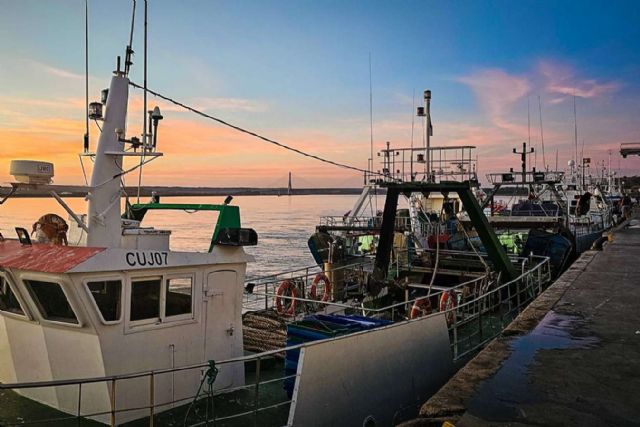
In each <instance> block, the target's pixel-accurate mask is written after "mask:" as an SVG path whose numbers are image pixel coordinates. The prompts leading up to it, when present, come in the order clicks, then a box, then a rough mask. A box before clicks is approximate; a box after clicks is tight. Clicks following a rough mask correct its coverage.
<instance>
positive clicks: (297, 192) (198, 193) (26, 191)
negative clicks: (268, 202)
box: [0, 185, 385, 198]
mask: <svg viewBox="0 0 640 427" xmlns="http://www.w3.org/2000/svg"><path fill="white" fill-rule="evenodd" d="M10 190H11V188H10V187H1V188H0V197H4V196H6V195H7V194H9V192H10ZM51 190H53V191H55V192H56V193H57V194H58V195H60V196H61V197H85V196H86V195H87V192H88V188H87V187H85V186H83V185H50V186H47V187H46V188H38V187H34V188H20V189H19V190H18V191H17V192H16V193H15V194H14V195H13V196H12V197H32V198H37V197H51V194H49V191H51ZM125 192H126V193H127V194H128V195H129V196H133V195H137V194H138V188H137V187H125ZM154 192H155V193H156V194H158V195H159V196H164V197H189V196H191V197H207V196H288V195H291V196H309V195H318V196H330V195H358V194H360V193H362V188H294V189H292V191H291V194H288V193H287V188H257V187H217V188H213V187H165V186H145V187H141V188H140V195H141V196H144V197H149V196H151V194H152V193H154ZM378 193H379V194H384V193H385V190H384V189H378Z"/></svg>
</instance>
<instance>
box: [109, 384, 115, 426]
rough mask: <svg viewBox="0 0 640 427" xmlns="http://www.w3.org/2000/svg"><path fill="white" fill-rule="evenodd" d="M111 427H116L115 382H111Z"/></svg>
mask: <svg viewBox="0 0 640 427" xmlns="http://www.w3.org/2000/svg"><path fill="white" fill-rule="evenodd" d="M110 425H111V427H115V426H116V380H115V378H114V379H112V380H111V424H110Z"/></svg>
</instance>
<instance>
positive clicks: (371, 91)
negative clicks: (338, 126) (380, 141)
mask: <svg viewBox="0 0 640 427" xmlns="http://www.w3.org/2000/svg"><path fill="white" fill-rule="evenodd" d="M371 74H372V73H371V52H369V137H370V141H369V142H370V148H371V152H370V155H371V169H370V172H372V171H373V81H372V80H373V79H372V75H371Z"/></svg>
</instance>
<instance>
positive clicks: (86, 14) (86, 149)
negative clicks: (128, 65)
mask: <svg viewBox="0 0 640 427" xmlns="http://www.w3.org/2000/svg"><path fill="white" fill-rule="evenodd" d="M84 109H85V111H84V120H85V129H84V144H83V146H82V148H83V150H84V152H85V153H88V152H89V0H84Z"/></svg>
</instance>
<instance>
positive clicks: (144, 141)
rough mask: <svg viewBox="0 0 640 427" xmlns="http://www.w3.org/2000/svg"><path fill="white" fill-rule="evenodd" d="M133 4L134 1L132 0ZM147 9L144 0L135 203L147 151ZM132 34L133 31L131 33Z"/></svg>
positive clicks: (138, 195)
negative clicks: (139, 137) (140, 140)
mask: <svg viewBox="0 0 640 427" xmlns="http://www.w3.org/2000/svg"><path fill="white" fill-rule="evenodd" d="M134 4H135V1H134ZM147 9H148V2H147V0H144V82H143V85H144V88H143V98H144V99H143V102H142V155H141V156H140V170H139V173H138V194H137V203H140V187H141V186H142V166H143V165H144V157H145V156H144V155H145V153H146V152H147V142H148V141H147V120H146V116H147V114H148V113H147ZM132 34H133V33H132Z"/></svg>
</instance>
